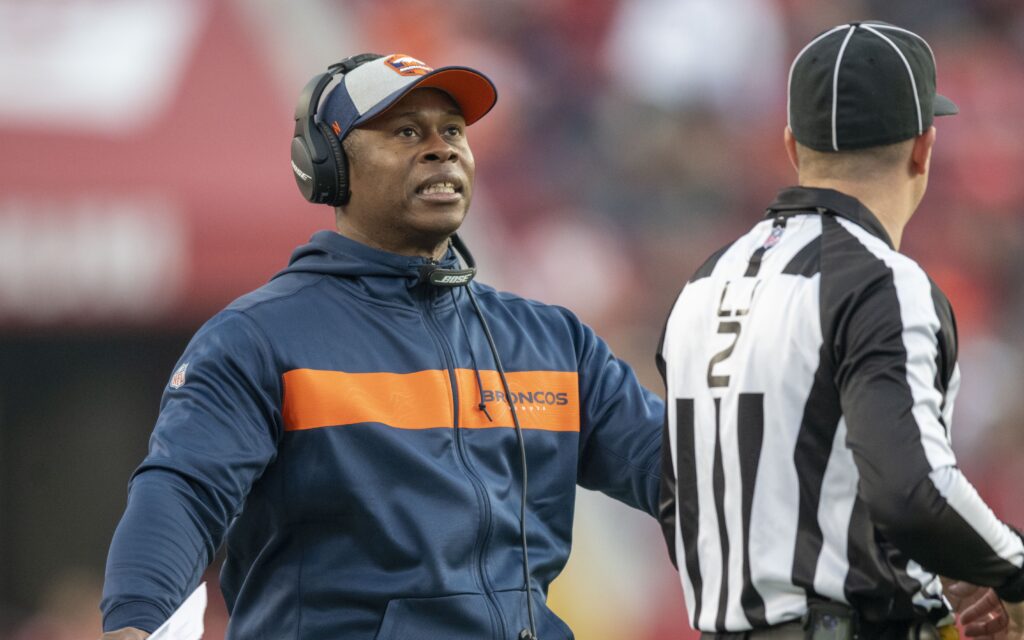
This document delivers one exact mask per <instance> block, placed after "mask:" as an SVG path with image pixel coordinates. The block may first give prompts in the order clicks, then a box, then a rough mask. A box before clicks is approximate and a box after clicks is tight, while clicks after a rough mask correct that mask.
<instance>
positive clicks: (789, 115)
mask: <svg viewBox="0 0 1024 640" xmlns="http://www.w3.org/2000/svg"><path fill="white" fill-rule="evenodd" d="M845 28H846V25H845V24H842V25H839V26H838V27H834V28H832V29H829V30H828V31H826V32H825V33H823V34H821V35H820V36H818V37H817V38H815V39H814V40H811V41H810V42H808V43H807V46H805V47H804V48H803V49H801V50H800V53H798V54H796V57H795V58H793V64H791V65H789V79H788V80H787V81H786V126H787V127H789V128H790V129H792V128H793V107H792V103H793V99H792V96H791V95H790V92H791V91H792V88H793V69H795V68H796V63H797V61H798V60H800V56H802V55H804V53H805V52H806V51H807V50H808V49H810V48H811V47H812V46H814V45H815V44H816V43H817V42H818V41H819V40H821V39H822V38H825V37H828V36H830V35H832V34H833V33H835V32H836V31H842V30H843V29H845Z"/></svg>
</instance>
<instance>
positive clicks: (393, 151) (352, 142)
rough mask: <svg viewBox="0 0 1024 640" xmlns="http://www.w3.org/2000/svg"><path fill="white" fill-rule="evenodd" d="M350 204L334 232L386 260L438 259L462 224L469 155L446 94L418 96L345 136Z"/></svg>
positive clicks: (468, 188) (425, 91)
mask: <svg viewBox="0 0 1024 640" xmlns="http://www.w3.org/2000/svg"><path fill="white" fill-rule="evenodd" d="M345 149H346V155H347V156H348V160H349V183H350V189H351V191H352V199H351V200H350V201H349V203H348V204H347V205H345V207H344V208H343V210H342V213H341V214H340V215H339V216H338V221H337V223H338V231H340V232H341V233H343V234H344V235H347V236H349V237H351V238H353V239H355V240H359V241H361V242H364V243H365V244H368V245H370V246H375V247H378V248H381V249H384V250H386V251H391V252H393V253H400V254H404V255H422V256H432V257H439V256H440V254H441V253H443V251H444V246H445V243H446V241H447V239H448V236H450V235H451V234H452V233H454V232H455V231H456V230H457V229H458V228H459V225H461V224H462V221H463V219H464V218H465V217H466V211H467V210H468V208H469V201H470V198H471V196H472V193H473V175H474V164H473V154H472V152H471V151H470V150H469V143H468V142H467V140H466V122H465V120H464V119H463V117H462V113H461V112H460V111H459V108H458V106H457V105H456V104H455V102H454V101H453V100H452V99H451V98H450V97H449V96H448V94H446V93H444V92H443V91H439V90H437V89H417V90H414V91H412V92H411V93H409V94H408V95H407V96H405V97H404V98H402V99H401V100H399V101H398V102H396V103H395V104H394V105H392V106H391V108H390V109H388V110H387V111H386V112H384V113H383V114H382V115H380V116H378V117H376V118H374V119H373V120H371V121H370V122H368V123H366V124H365V125H363V126H362V127H360V128H358V129H355V130H353V131H352V132H351V133H349V135H348V138H347V139H346V144H345Z"/></svg>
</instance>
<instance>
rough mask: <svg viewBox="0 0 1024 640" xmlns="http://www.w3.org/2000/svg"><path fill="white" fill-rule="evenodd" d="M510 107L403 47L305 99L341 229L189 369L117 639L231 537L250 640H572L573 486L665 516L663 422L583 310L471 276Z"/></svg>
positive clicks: (141, 488) (186, 588)
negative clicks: (561, 604) (500, 124)
mask: <svg viewBox="0 0 1024 640" xmlns="http://www.w3.org/2000/svg"><path fill="white" fill-rule="evenodd" d="M335 78H340V81H339V82H338V83H337V84H336V86H335V87H334V88H333V90H332V91H331V92H330V93H329V95H328V96H327V97H326V99H325V100H324V101H323V104H322V105H321V104H320V96H321V94H323V93H324V91H325V89H326V87H327V85H328V84H329V83H330V82H331V81H332V80H333V79H335ZM495 100H496V92H495V90H494V87H493V84H492V83H491V82H490V80H488V79H487V78H486V77H485V76H484V75H482V74H480V73H479V72H477V71H474V70H472V69H467V68H464V67H446V68H442V69H436V70H434V69H431V68H430V67H428V66H427V65H426V64H424V63H423V62H421V61H419V60H416V59H414V58H411V57H409V56H405V55H401V54H395V55H391V56H374V55H363V56H357V57H355V58H352V59H348V60H346V61H343V62H342V63H339V64H338V65H335V66H333V67H331V68H330V70H329V71H328V73H325V74H322V75H320V76H317V77H316V78H314V79H313V80H312V81H311V82H310V84H309V85H308V86H307V88H306V91H305V92H304V93H303V97H302V99H301V100H300V103H299V107H298V109H297V112H296V136H295V139H294V140H293V143H292V168H293V171H294V173H295V177H296V182H297V184H298V185H299V188H300V190H301V191H302V193H303V195H304V196H305V197H306V198H307V199H308V200H310V201H311V202H318V203H324V204H330V205H334V206H335V207H336V209H335V211H336V228H337V232H335V231H321V232H318V233H317V234H315V235H314V236H313V238H312V240H311V242H310V243H309V244H307V245H305V246H303V247H300V248H298V249H297V250H296V251H295V253H294V254H293V256H292V259H291V262H290V264H289V267H288V268H287V269H285V270H284V271H282V272H281V273H279V274H278V275H277V276H275V277H274V278H273V279H272V280H271V281H270V282H269V283H268V284H267V285H265V286H263V287H261V288H260V289H258V290H256V291H254V292H252V293H250V294H248V295H245V296H243V297H242V298H240V299H238V300H236V301H235V302H234V303H232V304H231V305H230V306H228V307H227V308H226V309H225V310H224V311H222V312H221V313H219V314H218V315H216V316H215V317H214V318H212V319H211V320H210V321H209V322H207V323H206V324H205V325H204V326H203V327H202V328H201V329H200V330H199V332H198V333H197V334H196V336H195V337H194V339H193V340H192V342H191V343H190V344H189V346H188V347H187V349H186V350H185V353H184V354H183V355H182V357H181V360H180V361H179V362H178V363H177V365H176V366H175V368H174V372H173V374H172V376H171V379H170V381H169V384H168V387H167V390H166V392H165V394H164V397H163V401H162V404H161V411H160V417H159V419H158V421H157V424H156V426H155V428H154V431H153V435H152V438H151V440H150V450H149V455H148V456H147V457H146V459H145V460H144V461H143V463H142V465H141V466H140V467H139V468H138V470H137V471H136V472H135V474H134V475H133V477H132V480H131V484H130V490H129V497H128V505H127V508H126V511H125V514H124V516H123V518H122V520H121V523H120V524H119V526H118V528H117V531H116V533H115V535H114V539H113V541H112V544H111V548H110V553H109V557H108V561H107V573H106V582H105V585H104V598H103V602H102V605H101V606H102V609H103V614H104V630H105V631H106V632H107V633H106V634H105V635H104V638H106V639H114V638H145V637H146V636H147V635H148V633H150V632H152V631H153V630H154V629H155V628H156V627H157V626H159V625H160V624H161V623H162V622H163V621H164V620H165V619H166V618H167V617H168V616H169V615H170V613H171V612H172V611H173V610H174V608H175V607H177V606H178V605H179V604H180V603H181V601H182V600H183V598H184V597H185V596H186V595H187V594H188V593H189V592H190V591H191V590H192V589H193V588H194V587H195V586H196V584H197V583H198V581H199V579H200V576H201V574H202V573H203V571H204V569H205V568H206V566H207V565H208V564H209V563H210V562H211V560H212V559H213V557H214V553H215V551H216V550H217V549H218V548H219V547H220V546H221V544H222V543H226V547H225V548H226V559H225V562H224V567H223V570H222V575H221V588H222V590H223V593H224V596H225V599H226V601H227V605H228V608H229V611H230V613H231V622H230V626H229V631H228V636H229V637H230V638H246V639H249V638H273V639H282V638H351V639H360V638H365V639H366V640H371V639H374V638H376V639H378V640H386V639H392V638H402V639H403V640H416V639H419V638H423V639H427V638H430V639H437V638H444V639H446V640H459V639H466V640H469V639H473V640H480V639H486V638H494V639H501V640H506V639H527V638H543V639H544V640H549V639H553V638H562V639H566V638H572V632H571V631H570V630H569V628H568V627H567V626H566V625H565V623H563V622H562V621H561V620H560V619H559V618H558V617H557V616H556V615H555V614H554V613H553V612H552V611H551V610H550V609H548V608H547V606H546V605H545V596H546V593H547V589H548V585H549V584H550V583H551V581H552V580H553V579H554V578H555V577H556V576H557V575H558V574H559V572H560V571H561V570H562V568H563V567H564V566H565V563H566V560H567V559H568V556H569V548H570V542H571V533H572V515H573V506H574V497H575V491H576V486H577V485H579V486H583V487H586V488H589V489H595V490H599V491H603V492H604V493H606V494H608V495H609V496H612V497H614V498H616V499H618V500H621V501H622V502H624V503H626V504H628V505H630V506H633V507H635V508H638V509H641V510H643V511H646V512H647V513H650V514H651V515H655V514H656V513H657V510H658V487H659V482H660V472H659V457H660V442H661V429H662V423H663V417H664V407H663V404H662V402H661V401H660V400H659V399H658V397H657V396H655V395H654V394H652V393H651V392H649V391H647V390H646V389H644V388H643V387H641V385H640V384H639V383H638V381H637V379H636V376H635V375H634V373H633V371H632V370H631V369H630V368H629V366H627V365H626V364H625V363H623V362H622V361H620V360H618V359H617V358H616V357H615V356H614V355H613V354H612V352H611V350H610V349H609V348H608V345H607V344H605V342H604V341H602V340H601V339H600V338H599V337H597V336H596V335H595V334H594V332H593V331H592V330H591V329H590V328H589V327H587V326H586V325H584V324H582V323H581V322H580V321H579V320H578V319H577V318H576V317H575V316H574V315H573V314H572V313H571V312H569V311H567V310H566V309H563V308H560V307H554V306H549V305H545V304H541V303H538V302H534V301H530V300H525V299H522V298H520V297H517V296H515V295H512V294H509V293H499V292H497V291H495V290H494V289H492V288H490V287H488V286H486V285H483V284H480V283H478V282H476V281H474V280H473V276H474V274H475V269H474V268H473V265H472V259H471V257H470V256H469V254H468V252H467V251H466V250H465V247H464V246H463V245H462V244H461V242H459V240H458V237H457V236H456V235H454V234H455V232H456V230H457V229H458V228H459V226H460V225H461V224H462V222H463V220H464V218H465V216H466V213H467V211H468V208H469V204H470V200H471V198H472V191H473V177H474V161H473V155H472V153H471V151H470V147H469V144H468V142H467V139H466V126H467V125H470V124H472V123H473V122H475V121H477V120H478V119H479V118H481V117H482V116H483V115H484V114H486V113H487V111H488V110H490V108H491V107H492V106H493V105H494V102H495ZM456 249H458V253H461V255H462V258H463V260H464V261H465V263H466V264H465V265H464V266H463V265H460V264H459V256H458V255H457V253H456ZM527 473H528V480H529V482H527ZM527 585H528V586H527Z"/></svg>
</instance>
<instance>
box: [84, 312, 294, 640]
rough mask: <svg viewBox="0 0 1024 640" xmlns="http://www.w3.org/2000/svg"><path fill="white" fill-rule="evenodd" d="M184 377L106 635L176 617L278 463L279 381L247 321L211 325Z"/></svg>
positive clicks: (174, 386)
mask: <svg viewBox="0 0 1024 640" xmlns="http://www.w3.org/2000/svg"><path fill="white" fill-rule="evenodd" d="M174 371H175V374H174V375H173V376H172V378H171V380H170V383H169V385H168V387H167V390H166V392H165V393H164V396H163V400H162V402H161V405H160V415H159V418H158V419H157V423H156V426H155V428H154V430H153V434H152V436H151V437H150V442H149V454H148V455H147V456H146V458H145V460H144V461H143V462H142V464H141V465H140V466H139V468H138V469H137V470H136V471H135V473H134V474H133V476H132V479H131V481H130V482H129V491H128V505H127V508H126V509H125V513H124V515H123V517H122V519H121V522H120V524H119V525H118V527H117V530H116V531H115V533H114V537H113V541H112V542H111V545H110V551H109V553H108V556H107V569H106V579H105V581H104V585H103V600H102V602H101V605H100V608H101V609H102V611H103V629H104V630H105V631H110V630H114V629H120V628H122V627H137V628H139V629H142V630H144V631H149V632H152V631H153V630H154V629H155V628H156V627H157V626H159V625H160V624H161V623H162V622H163V621H164V620H165V619H166V618H167V617H169V616H170V614H171V613H172V612H173V611H174V609H175V608H176V607H177V606H178V605H179V604H180V603H181V602H182V600H184V598H185V597H186V595H188V593H189V592H190V591H191V590H192V589H194V588H195V586H196V585H197V584H198V582H199V578H200V576H201V575H202V573H203V571H204V570H205V568H206V566H207V565H208V564H209V563H210V562H211V561H212V559H213V557H214V553H215V552H216V550H217V548H218V547H219V546H220V543H221V540H222V539H223V537H224V533H225V531H226V529H227V526H228V524H229V523H230V522H231V520H232V518H233V517H234V516H235V515H237V513H238V511H239V510H240V509H241V505H242V503H243V501H244V500H245V497H246V496H247V495H248V493H249V489H250V488H251V487H252V485H253V483H254V482H255V481H256V480H257V479H258V478H259V476H260V475H261V474H262V472H263V470H264V469H265V468H266V466H267V465H268V464H269V463H270V461H272V460H273V459H274V456H275V454H276V450H277V440H278V437H279V434H280V424H281V420H280V413H279V409H278V407H280V395H281V391H280V386H279V377H278V376H277V375H276V373H275V368H274V364H273V359H272V358H271V356H270V350H269V348H268V346H267V342H266V340H265V338H264V336H263V334H262V332H261V331H260V330H259V329H258V327H257V326H256V325H255V324H254V323H253V322H252V321H251V320H250V319H249V318H248V317H247V316H245V315H243V314H242V313H238V312H224V313H222V314H220V315H218V316H216V317H214V318H213V319H212V320H210V321H209V322H208V323H207V324H206V325H205V326H204V327H203V328H202V329H200V330H199V332H198V333H197V334H196V336H195V337H194V338H193V340H192V342H191V343H190V344H189V346H188V347H187V348H186V350H185V353H184V355H183V356H182V358H181V360H179V362H178V363H177V365H175V369H174Z"/></svg>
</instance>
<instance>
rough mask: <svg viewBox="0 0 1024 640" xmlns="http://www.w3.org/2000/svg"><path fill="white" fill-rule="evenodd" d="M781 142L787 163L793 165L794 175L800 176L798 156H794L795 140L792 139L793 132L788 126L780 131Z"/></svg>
mask: <svg viewBox="0 0 1024 640" xmlns="http://www.w3.org/2000/svg"><path fill="white" fill-rule="evenodd" d="M782 142H783V144H785V145H786V155H787V156H789V163H790V164H791V165H793V170H794V171H796V175H798V176H799V175H800V156H798V155H796V138H794V137H793V130H792V129H790V128H789V127H788V126H787V127H785V128H784V129H783V130H782Z"/></svg>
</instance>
